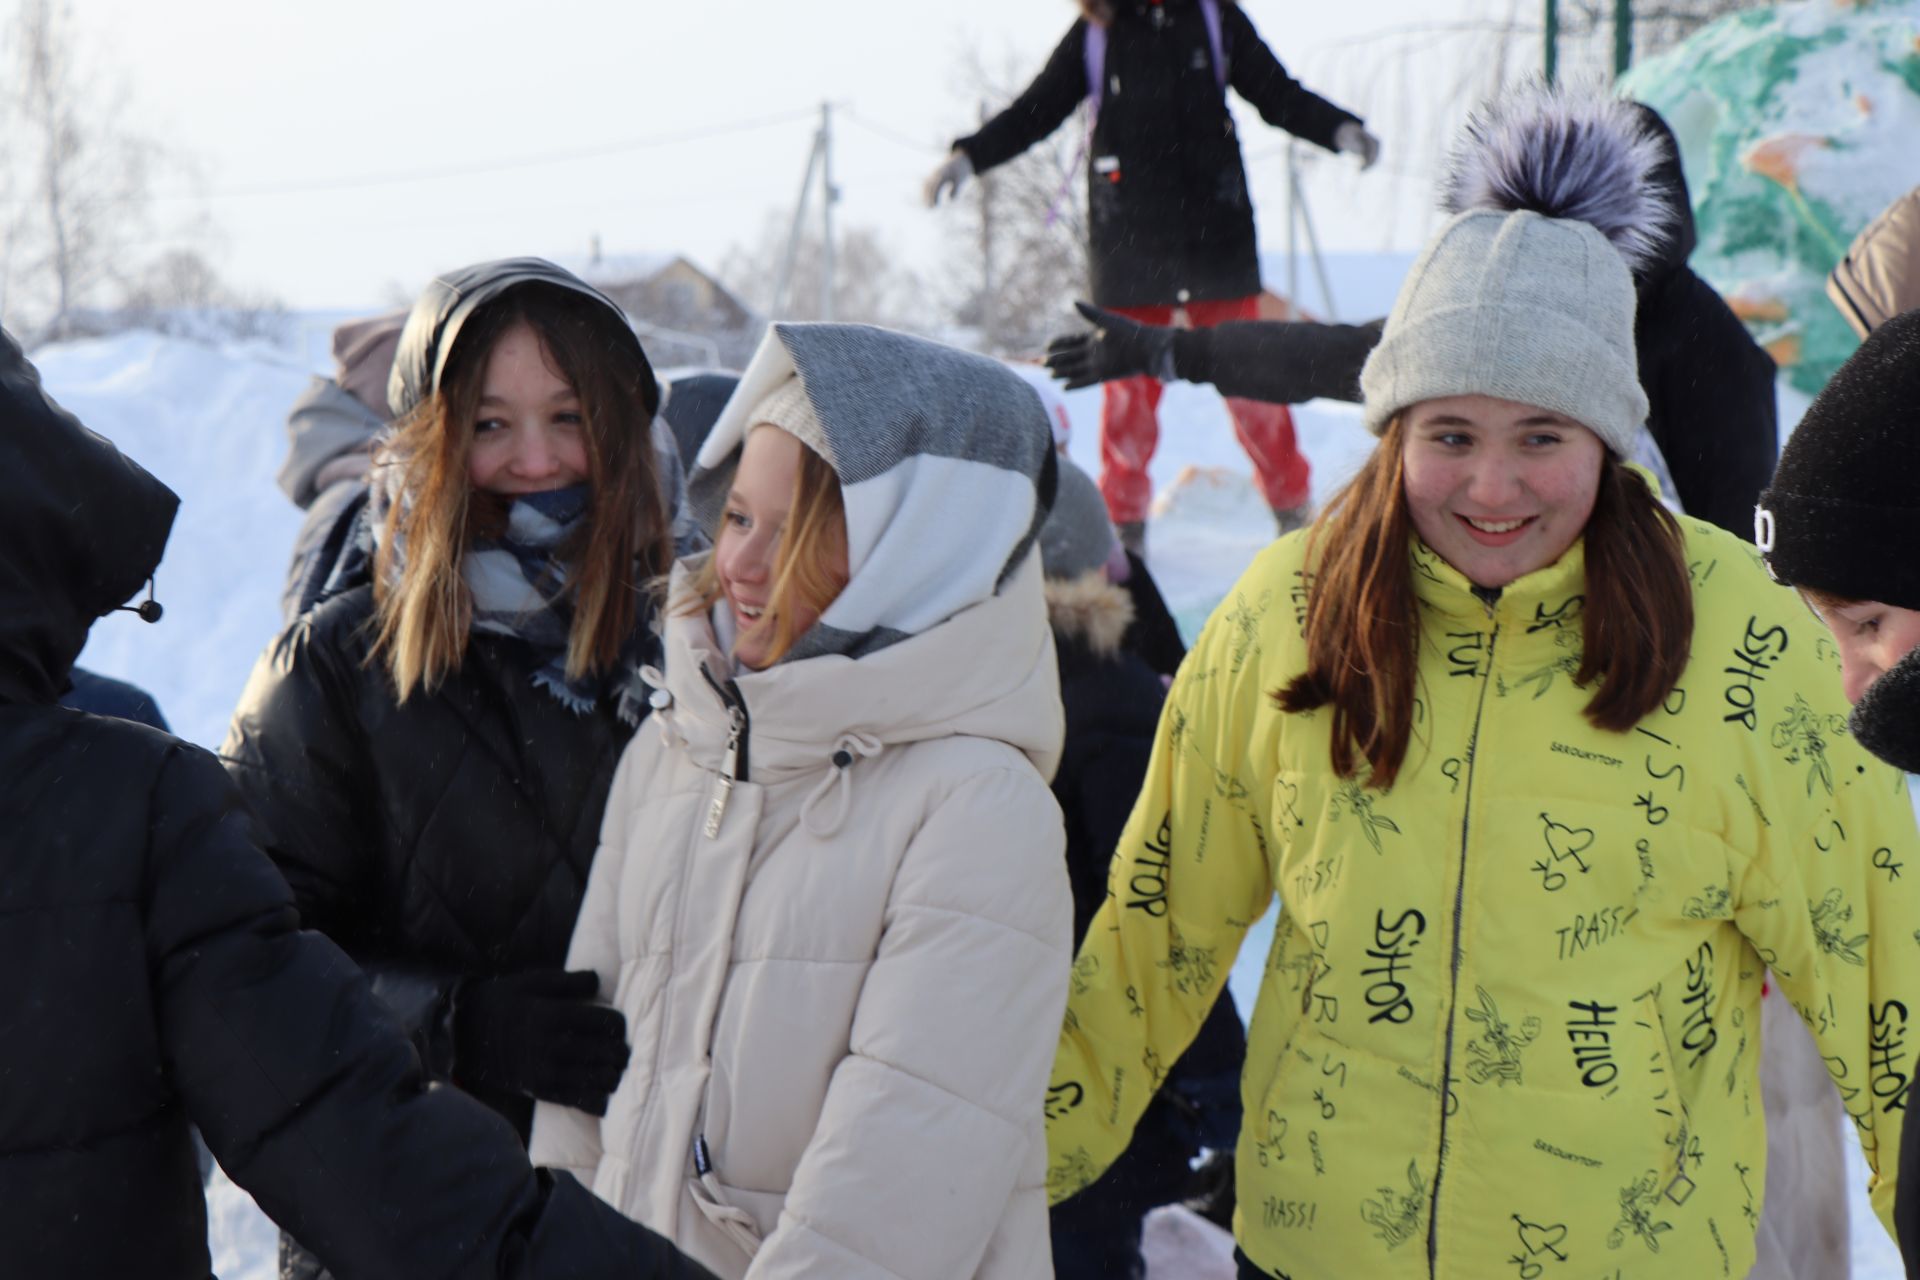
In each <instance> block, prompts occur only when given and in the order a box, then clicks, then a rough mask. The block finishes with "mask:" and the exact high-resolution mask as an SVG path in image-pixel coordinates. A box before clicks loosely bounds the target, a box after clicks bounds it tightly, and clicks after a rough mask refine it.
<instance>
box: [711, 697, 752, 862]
mask: <svg viewBox="0 0 1920 1280" xmlns="http://www.w3.org/2000/svg"><path fill="white" fill-rule="evenodd" d="M746 727H747V718H746V717H745V716H744V715H742V714H740V708H738V707H729V708H728V709H727V754H726V755H724V756H722V757H721V758H720V776H719V777H718V778H716V779H714V785H713V799H712V800H710V801H708V803H707V825H706V832H705V834H706V837H707V839H709V840H712V839H715V838H717V837H718V836H719V834H720V819H722V818H724V817H726V816H727V799H728V798H729V797H730V796H732V795H733V783H734V779H735V778H736V777H738V776H739V772H740V735H741V733H742V732H744V731H745V729H746Z"/></svg>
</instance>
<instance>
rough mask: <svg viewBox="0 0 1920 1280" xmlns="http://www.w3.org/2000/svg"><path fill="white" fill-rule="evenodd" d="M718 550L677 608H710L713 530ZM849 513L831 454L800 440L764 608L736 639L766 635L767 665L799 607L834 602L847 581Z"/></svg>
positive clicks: (715, 569)
mask: <svg viewBox="0 0 1920 1280" xmlns="http://www.w3.org/2000/svg"><path fill="white" fill-rule="evenodd" d="M713 533H714V542H715V543H716V550H715V553H714V554H713V555H708V556H707V557H706V558H705V559H704V560H702V561H701V562H700V566H699V568H697V569H696V570H694V573H693V576H692V578H691V580H690V581H689V582H688V583H687V586H686V590H685V598H684V599H683V600H682V601H681V602H680V604H679V606H678V607H677V609H676V610H675V612H677V613H680V614H694V613H700V612H703V611H704V610H707V609H711V608H712V607H713V605H714V602H715V601H717V600H719V599H720V597H721V595H722V594H723V592H722V590H721V586H720V570H719V566H718V565H717V564H716V563H715V558H716V556H717V555H718V549H717V544H718V542H719V540H720V539H719V531H718V530H715V531H713ZM846 552H847V515H846V505H845V503H844V502H843V501H842V499H841V496H840V477H838V476H836V475H835V474H834V473H833V468H832V467H830V466H828V465H827V460H826V459H825V458H822V457H821V456H820V455H819V454H817V453H815V452H814V451H813V450H812V449H809V448H807V447H806V445H805V444H804V443H803V444H802V445H801V446H800V465H799V466H798V467H796V468H795V469H794V476H793V504H792V506H791V508H789V510H788V513H787V527H786V532H785V533H783V534H782V535H781V538H780V547H779V550H778V551H777V552H776V553H775V555H774V567H773V590H772V591H771V592H770V593H768V596H767V607H766V610H765V611H764V612H763V613H762V614H761V615H760V620H759V621H758V622H756V623H754V624H753V626H751V627H750V628H748V629H747V630H746V631H743V632H742V633H741V634H740V635H739V637H737V638H736V639H735V641H734V648H735V650H736V651H738V649H739V646H740V642H741V641H743V640H745V639H747V638H748V637H749V636H754V635H764V636H766V637H767V657H766V665H768V666H772V665H773V664H774V663H776V662H778V661H780V659H782V658H784V657H786V656H787V654H788V653H790V652H791V651H792V649H793V646H794V642H795V641H797V640H799V639H800V636H801V634H802V633H801V632H800V631H799V629H798V628H797V627H796V626H795V625H794V624H795V618H796V617H797V615H798V614H800V613H801V612H811V613H814V614H819V613H821V612H823V611H825V609H826V607H827V606H828V605H830V604H832V603H833V601H834V598H835V597H836V596H838V595H839V594H840V592H841V590H842V589H844V588H845V587H846V585H847V581H846V578H845V577H843V576H842V574H841V572H840V570H839V568H838V566H839V565H841V564H844V563H845V562H846Z"/></svg>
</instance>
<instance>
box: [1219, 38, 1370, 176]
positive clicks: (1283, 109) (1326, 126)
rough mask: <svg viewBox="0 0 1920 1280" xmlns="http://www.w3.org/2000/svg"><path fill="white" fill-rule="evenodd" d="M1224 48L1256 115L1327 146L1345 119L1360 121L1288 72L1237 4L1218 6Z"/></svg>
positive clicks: (1236, 85)
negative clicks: (1223, 36) (1257, 112)
mask: <svg viewBox="0 0 1920 1280" xmlns="http://www.w3.org/2000/svg"><path fill="white" fill-rule="evenodd" d="M1220 20H1221V24H1222V27H1223V34H1224V35H1225V44H1226V48H1227V65H1228V72H1229V75H1228V83H1230V84H1231V85H1232V86H1233V90H1234V92H1235V93H1238V94H1239V95H1240V96H1241V97H1243V98H1245V99H1246V100H1247V101H1248V102H1250V103H1252V104H1253V106H1254V109H1255V110H1257V111H1259V113H1260V118H1261V119H1262V120H1265V121H1266V122H1267V123H1268V124H1270V125H1272V126H1273V127H1274V128H1276V129H1285V130H1286V131H1287V132H1288V133H1290V134H1292V135H1293V136H1294V137H1296V138H1304V139H1305V140H1307V141H1308V142H1312V143H1315V144H1317V145H1319V146H1322V147H1325V148H1326V149H1327V150H1329V151H1335V150H1338V149H1339V147H1338V145H1337V142H1336V140H1335V138H1334V134H1335V133H1336V132H1338V131H1339V128H1340V126H1341V125H1343V124H1356V125H1357V124H1359V123H1360V117H1358V116H1356V115H1354V114H1353V113H1352V112H1351V111H1347V110H1345V109H1343V108H1340V107H1336V106H1334V105H1333V104H1332V103H1331V102H1328V101H1327V100H1326V99H1325V98H1323V97H1321V96H1320V95H1319V94H1317V93H1314V92H1313V91H1312V90H1311V89H1308V88H1305V87H1304V86H1302V85H1301V83H1300V82H1299V81H1298V80H1295V79H1294V78H1293V77H1292V76H1290V75H1288V74H1287V69H1286V68H1285V67H1283V66H1281V65H1280V60H1279V59H1278V58H1276V57H1274V56H1273V50H1271V49H1269V48H1267V44H1266V41H1264V40H1262V39H1261V38H1260V33H1259V32H1258V31H1256V30H1255V29H1254V26H1253V19H1251V18H1249V17H1248V16H1247V14H1246V11H1245V10H1244V9H1242V8H1241V7H1240V6H1239V5H1237V4H1223V5H1221V6H1220Z"/></svg>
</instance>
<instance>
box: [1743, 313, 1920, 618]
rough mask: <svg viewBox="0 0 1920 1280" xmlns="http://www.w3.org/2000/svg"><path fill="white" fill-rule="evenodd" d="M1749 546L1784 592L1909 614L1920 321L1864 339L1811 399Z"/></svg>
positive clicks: (1919, 504) (1919, 419) (1919, 550)
mask: <svg viewBox="0 0 1920 1280" xmlns="http://www.w3.org/2000/svg"><path fill="white" fill-rule="evenodd" d="M1754 543H1755V545H1756V546H1758V547H1759V548H1760V551H1761V553H1762V554H1763V555H1764V556H1765V557H1766V561H1767V568H1768V570H1769V571H1770V572H1772V574H1773V576H1774V577H1775V578H1776V579H1778V580H1779V581H1781V582H1784V583H1787V584H1789V585H1791V586H1796V587H1811V588H1813V589H1814V590H1816V591H1824V592H1826V593H1828V594H1829V595H1834V596H1838V597H1840V598H1842V599H1847V600H1877V601H1879V602H1880V603H1882V604H1890V605H1895V606H1897V607H1899V608H1902V609H1920V311H1909V312H1907V313H1906V314H1905V315H1901V316H1896V317H1894V318H1893V319H1892V320H1889V321H1887V322H1886V323H1885V324H1883V325H1881V326H1880V327H1879V328H1878V329H1876V330H1874V331H1873V334H1872V336H1870V337H1869V338H1868V339H1867V340H1866V342H1864V343H1863V344H1861V347H1860V349H1859V350H1858V351H1856V352H1854V353H1853V356H1852V358H1851V359H1849V360H1848V361H1847V362H1846V363H1845V364H1843V365H1841V366H1840V370H1839V372H1838V373H1835V374H1834V375H1833V380H1832V381H1830V382H1828V383H1827V385H1826V387H1825V388H1823V389H1822V390H1821V392H1820V394H1819V395H1818V396H1815V397H1814V400H1813V404H1812V406H1811V407H1809V408H1808V410H1807V416H1806V417H1804V418H1802V419H1801V420H1800V425H1799V426H1798V427H1796V428H1795V429H1794V432H1793V435H1792V436H1791V437H1790V438H1789V439H1788V440H1787V447H1786V448H1785V449H1784V450H1783V451H1782V452H1781V454H1780V463H1779V465H1778V466H1777V467H1776V468H1775V469H1774V473H1773V483H1772V484H1771V485H1770V486H1769V487H1768V488H1767V490H1766V492H1764V493H1762V494H1761V495H1760V505H1759V506H1758V507H1757V508H1756V509H1755V511H1754Z"/></svg>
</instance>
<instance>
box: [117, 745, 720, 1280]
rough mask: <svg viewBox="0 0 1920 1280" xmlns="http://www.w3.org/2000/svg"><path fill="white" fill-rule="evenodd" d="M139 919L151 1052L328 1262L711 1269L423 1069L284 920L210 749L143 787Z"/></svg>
mask: <svg viewBox="0 0 1920 1280" xmlns="http://www.w3.org/2000/svg"><path fill="white" fill-rule="evenodd" d="M149 827H150V830H151V832H152V836H151V841H150V850H151V859H150V863H149V873H148V886H149V888H148V893H147V901H146V903H145V923H146V937H147V948H148V953H149V963H150V966H151V970H152V973H153V975H154V990H155V993H156V994H155V1006H156V1013H157V1018H158V1022H159V1027H158V1030H159V1036H160V1044H161V1051H162V1053H163V1055H164V1057H165V1061H166V1064H167V1069H168V1073H169V1076H170V1078H171V1079H172V1081H173V1082H174V1084H175V1086H176V1087H177V1088H178V1089H179V1091H180V1094H181V1096H182V1097H183V1098H184V1100H185V1102H186V1104H187V1110H188V1112H189V1113H190V1114H191V1115H192V1116H193V1118H194V1119H195V1120H196V1121H197V1122H198V1123H199V1125H200V1127H201V1131H202V1132H203V1133H204V1134H205V1135H206V1139H207V1143H208V1145H209V1146H210V1147H211V1148H212V1149H213V1152H214V1154H215V1155H216V1156H218V1157H219V1159H220V1163H221V1166H222V1167H223V1168H225V1169H226V1170H227V1171H228V1172H229V1173H230V1174H232V1176H233V1179H234V1181H235V1182H236V1183H238V1184H239V1185H240V1186H242V1187H244V1188H246V1189H247V1191H248V1192H249V1193H251V1194H252V1195H253V1197H254V1198H255V1199H256V1200H258V1201H259V1202H260V1205H261V1207H262V1208H264V1209H265V1210H266V1211H267V1213H268V1214H269V1215H270V1216H271V1217H272V1218H273V1219H274V1221H275V1222H277V1223H279V1224H280V1225H281V1226H282V1227H284V1228H286V1229H287V1230H288V1231H289V1232H290V1233H291V1234H293V1235H294V1236H296V1237H297V1238H298V1239H299V1240H300V1241H301V1242H302V1243H304V1244H305V1245H307V1246H308V1247H309V1248H311V1249H312V1250H313V1251H314V1253H315V1254H317V1255H318V1256H319V1257H320V1258H321V1260H322V1261H324V1262H325V1263H326V1264H327V1266H328V1267H329V1268H330V1269H331V1270H332V1271H334V1272H335V1273H336V1274H339V1275H352V1276H366V1277H374V1278H376V1280H377V1278H381V1277H394V1278H396V1280H398V1278H399V1277H407V1278H408V1280H417V1278H420V1277H441V1276H445V1277H463V1278H464V1277H471V1278H472V1280H495V1278H496V1277H506V1276H521V1277H528V1278H529V1280H531V1278H533V1277H539V1276H549V1275H551V1276H563V1275H564V1276H597V1275H606V1276H612V1275H621V1276H627V1277H632V1278H633V1280H647V1278H648V1277H659V1278H660V1280H711V1277H709V1276H708V1275H707V1273H706V1272H705V1271H704V1270H702V1269H701V1268H699V1267H697V1266H695V1265H693V1264H692V1263H690V1262H688V1261H687V1260H686V1259H685V1258H684V1257H682V1256H681V1255H680V1254H679V1252H678V1251H677V1250H675V1249H674V1248H673V1247H672V1246H671V1245H670V1244H668V1243H667V1242H666V1241H665V1240H663V1239H662V1238H661V1237H659V1236H658V1235H656V1234H654V1233H653V1232H651V1231H648V1230H647V1229H645V1228H644V1227H641V1226H640V1225H639V1224H637V1223H633V1222H629V1221H627V1220H625V1219H623V1218H621V1217H620V1216H619V1215H618V1214H616V1213H614V1212H613V1211H612V1210H611V1209H610V1208H608V1207H607V1206H606V1205H604V1204H601V1203H600V1202H599V1201H597V1200H595V1199H594V1198H593V1197H592V1196H591V1195H589V1194H587V1193H586V1192H585V1191H584V1190H582V1189H581V1188H580V1187H579V1186H578V1185H577V1184H575V1183H573V1182H572V1181H571V1180H570V1179H567V1178H565V1177H559V1178H554V1177H550V1176H548V1175H546V1174H536V1173H535V1171H534V1170H533V1168H532V1167H531V1166H529V1165H528V1163H527V1159H526V1156H525V1155H524V1154H523V1153H522V1152H521V1150H520V1142H519V1139H518V1138H517V1137H516V1136H515V1135H514V1132H513V1130H512V1128H511V1127H510V1126H509V1125H508V1124H507V1123H506V1122H505V1121H504V1120H502V1119H501V1118H500V1117H498V1116H496V1115H494V1114H493V1113H492V1112H491V1111H489V1110H487V1108H486V1107H484V1106H482V1105H481V1104H480V1103H478V1102H475V1101H474V1100H473V1099H471V1098H469V1097H467V1096H466V1095H465V1094H463V1093H461V1092H460V1091H459V1090H457V1089H433V1088H429V1087H427V1082H426V1079H425V1077H424V1076H423V1075H422V1073H421V1070H420V1063H419V1060H418V1059H417V1058H416V1057H415V1056H414V1054H413V1052H412V1051H411V1050H410V1049H409V1048H408V1047H407V1042H406V1040H405V1039H404V1038H403V1037H402V1036H401V1035H400V1033H399V1030H398V1028H397V1027H395V1025H394V1023H393V1021H392V1019H391V1018H390V1017H388V1015H387V1013H386V1011H385V1010H384V1009H383V1008H382V1007H381V1005H380V1003H379V1002H378V1001H377V1000H376V999H375V998H374V997H373V995H372V993H371V992H370V991H369V989H368V986H367V982H366V980H365V978H364V977H362V975H361V973H360V971H359V970H358V969H356V968H355V967H354V965H353V962H352V961H350V960H348V959H347V957H346V956H344V955H342V954H341V953H340V951H339V949H338V948H337V947H335V946H334V945H333V944H332V943H331V942H329V941H328V940H327V939H325V938H323V937H321V936H320V935H319V934H317V933H313V932H310V931H307V930H303V929H301V928H299V927H298V921H297V920H296V918H295V915H294V911H293V904H292V902H291V901H290V900H289V897H288V894H287V886H286V883H285V882H284V881H283V880H282V879H281V878H280V876H279V875H278V874H277V873H276V872H275V871H274V868H273V865H272V864H271V863H270V862H268V861H267V859H266V858H265V857H264V856H263V855H262V854H261V852H260V849H259V847H258V845H257V844H256V843H255V842H254V833H253V828H252V826H251V825H250V823H249V822H248V819H247V816H246V814H245V812H244V810H243V809H242V807H241V805H240V802H239V798H238V796H237V795H236V794H235V793H234V790H233V788H232V786H231V784H230V783H229V782H228V780H227V779H226V778H225V777H224V776H223V775H222V773H221V770H220V767H219V765H218V764H217V763H215V761H214V760H213V759H212V758H211V757H209V756H206V755H205V754H204V753H201V752H199V751H197V750H194V749H192V748H185V747H182V748H179V749H177V750H176V751H174V752H173V753H172V755H171V756H170V758H169V760H168V762H167V763H166V765H165V766H164V767H163V769H162V770H161V772H160V774H159V777H158V780H157V782H156V785H155V787H154V791H153V798H152V802H151V816H150V824H149Z"/></svg>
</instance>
